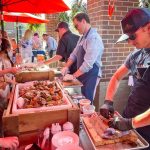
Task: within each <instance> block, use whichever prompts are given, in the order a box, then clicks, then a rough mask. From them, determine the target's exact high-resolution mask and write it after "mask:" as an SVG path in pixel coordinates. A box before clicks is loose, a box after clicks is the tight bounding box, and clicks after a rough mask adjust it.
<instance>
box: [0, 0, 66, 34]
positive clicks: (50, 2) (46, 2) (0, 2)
mask: <svg viewBox="0 0 150 150" xmlns="http://www.w3.org/2000/svg"><path fill="white" fill-rule="evenodd" d="M66 10H69V7H68V6H67V5H66V4H65V2H64V1H63V0H0V11H1V14H2V15H3V11H7V12H27V13H56V12H62V11H66ZM1 28H2V31H3V30H4V25H3V18H2V19H1ZM2 33H3V32H2Z"/></svg>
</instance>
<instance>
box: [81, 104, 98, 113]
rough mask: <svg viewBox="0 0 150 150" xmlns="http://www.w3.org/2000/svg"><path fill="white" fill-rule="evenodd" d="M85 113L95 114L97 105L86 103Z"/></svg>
mask: <svg viewBox="0 0 150 150" xmlns="http://www.w3.org/2000/svg"><path fill="white" fill-rule="evenodd" d="M82 109H83V114H93V113H94V112H95V106H94V105H85V106H83V107H82Z"/></svg>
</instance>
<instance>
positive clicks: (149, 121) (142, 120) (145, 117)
mask: <svg viewBox="0 0 150 150" xmlns="http://www.w3.org/2000/svg"><path fill="white" fill-rule="evenodd" d="M132 124H133V127H134V128H140V127H143V126H147V125H150V109H148V110H147V111H146V112H144V113H143V114H141V115H138V116H136V117H135V118H133V120H132Z"/></svg>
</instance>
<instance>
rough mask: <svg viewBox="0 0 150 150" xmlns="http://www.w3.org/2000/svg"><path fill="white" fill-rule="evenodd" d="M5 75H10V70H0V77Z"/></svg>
mask: <svg viewBox="0 0 150 150" xmlns="http://www.w3.org/2000/svg"><path fill="white" fill-rule="evenodd" d="M7 73H12V70H11V68H9V69H5V70H0V77H1V76H3V75H4V74H7Z"/></svg>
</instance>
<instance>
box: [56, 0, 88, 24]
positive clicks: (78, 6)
mask: <svg viewBox="0 0 150 150" xmlns="http://www.w3.org/2000/svg"><path fill="white" fill-rule="evenodd" d="M78 12H87V8H86V3H84V2H83V0H74V1H73V2H72V4H71V10H70V13H68V12H63V13H60V14H59V17H58V19H59V21H65V22H68V23H69V22H72V18H73V16H74V15H75V14H76V13H78Z"/></svg>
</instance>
